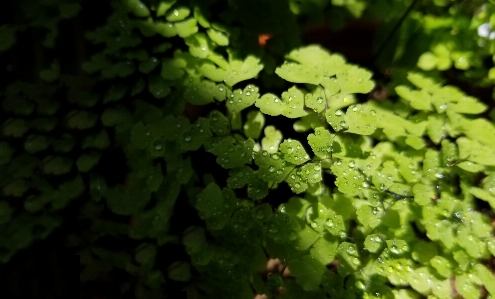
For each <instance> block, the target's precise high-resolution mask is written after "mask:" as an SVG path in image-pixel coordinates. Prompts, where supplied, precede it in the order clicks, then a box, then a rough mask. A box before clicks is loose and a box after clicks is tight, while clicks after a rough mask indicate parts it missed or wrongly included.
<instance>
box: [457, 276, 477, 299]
mask: <svg viewBox="0 0 495 299" xmlns="http://www.w3.org/2000/svg"><path fill="white" fill-rule="evenodd" d="M455 287H456V290H457V292H458V293H459V294H460V295H461V296H462V297H463V298H465V299H476V298H480V291H479V288H478V286H476V285H475V284H474V283H473V282H472V281H471V279H470V278H469V276H468V274H461V275H456V277H455Z"/></svg>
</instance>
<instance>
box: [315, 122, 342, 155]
mask: <svg viewBox="0 0 495 299" xmlns="http://www.w3.org/2000/svg"><path fill="white" fill-rule="evenodd" d="M308 143H309V145H310V146H311V149H312V150H313V152H314V153H315V155H317V156H318V157H320V158H321V159H326V158H330V157H331V155H332V152H334V151H337V148H339V147H340V146H339V145H338V144H337V143H336V142H334V141H333V136H332V135H331V134H330V132H329V131H328V130H326V129H325V128H324V127H317V128H316V129H315V133H314V134H309V135H308Z"/></svg>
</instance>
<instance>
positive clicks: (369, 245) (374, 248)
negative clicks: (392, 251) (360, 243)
mask: <svg viewBox="0 0 495 299" xmlns="http://www.w3.org/2000/svg"><path fill="white" fill-rule="evenodd" d="M383 247H384V242H383V240H382V238H381V237H380V236H379V235H377V234H370V235H367V236H366V239H365V241H364V248H366V249H367V250H368V251H369V252H372V253H377V252H378V251H379V250H380V249H382V248H383Z"/></svg>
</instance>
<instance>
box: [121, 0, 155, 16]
mask: <svg viewBox="0 0 495 299" xmlns="http://www.w3.org/2000/svg"><path fill="white" fill-rule="evenodd" d="M125 5H126V8H127V10H128V11H129V12H132V13H133V14H134V15H135V16H136V17H147V16H149V15H150V11H149V10H148V8H147V7H146V6H145V5H144V4H143V3H142V2H141V1H139V0H126V2H125Z"/></svg>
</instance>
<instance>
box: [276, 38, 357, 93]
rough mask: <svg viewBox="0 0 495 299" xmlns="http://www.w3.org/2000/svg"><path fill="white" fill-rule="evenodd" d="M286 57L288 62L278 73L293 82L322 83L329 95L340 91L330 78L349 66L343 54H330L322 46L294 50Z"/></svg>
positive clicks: (279, 68) (278, 69)
mask: <svg viewBox="0 0 495 299" xmlns="http://www.w3.org/2000/svg"><path fill="white" fill-rule="evenodd" d="M286 59H287V60H286V62H285V63H284V64H283V65H282V66H281V67H278V68H277V69H276V70H275V73H276V74H277V75H279V76H280V77H281V78H283V79H285V80H287V81H289V82H293V83H310V84H314V85H319V84H322V85H323V86H325V88H326V89H328V92H329V94H328V95H329V96H331V95H333V94H336V93H337V92H338V85H336V84H335V82H333V81H329V78H330V77H332V76H334V75H335V74H336V73H337V72H339V71H343V70H345V69H346V68H347V67H348V66H347V65H346V64H345V60H344V59H343V58H342V57H341V56H339V55H335V54H334V55H330V53H328V52H327V51H326V50H324V49H323V48H322V47H320V46H307V47H302V48H299V49H296V50H293V51H292V52H290V53H289V55H287V56H286ZM294 62H297V63H294ZM330 82H331V83H330ZM332 83H333V84H332ZM331 85H333V86H331ZM335 87H336V88H335Z"/></svg>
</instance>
